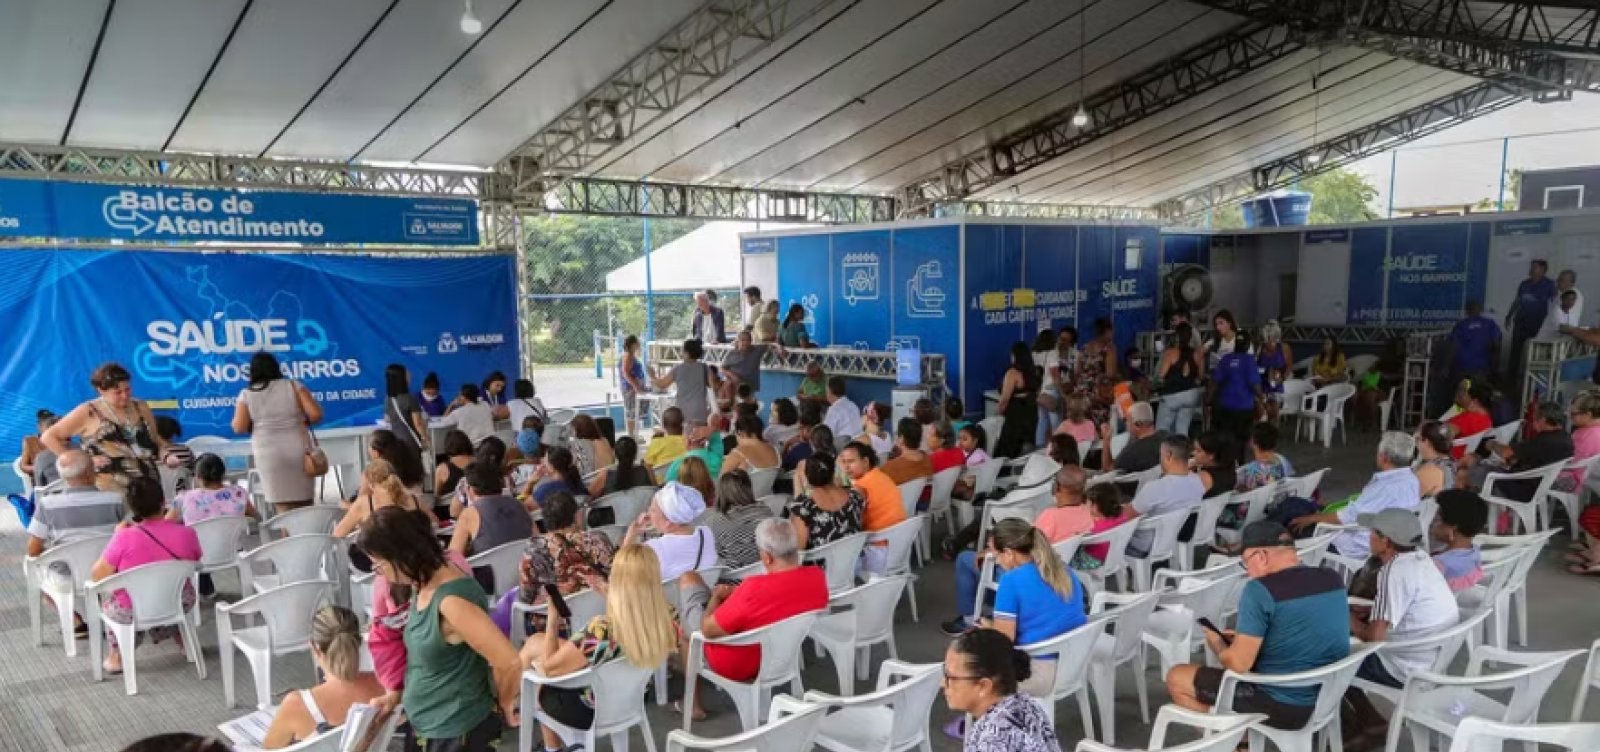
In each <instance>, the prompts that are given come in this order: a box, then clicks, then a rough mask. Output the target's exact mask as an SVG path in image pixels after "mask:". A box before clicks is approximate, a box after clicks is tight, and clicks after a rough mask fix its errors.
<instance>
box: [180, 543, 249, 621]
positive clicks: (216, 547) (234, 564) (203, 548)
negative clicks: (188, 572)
mask: <svg viewBox="0 0 1600 752" xmlns="http://www.w3.org/2000/svg"><path fill="white" fill-rule="evenodd" d="M249 527H250V520H249V518H247V517H212V518H211V519H209V520H201V521H199V522H196V523H194V524H193V525H190V526H189V528H190V529H191V530H193V531H194V534H195V537H197V538H199V539H200V568H199V569H198V570H196V571H195V574H194V586H195V592H199V588H200V575H202V574H214V573H216V572H221V571H223V570H225V569H232V570H235V571H237V570H238V569H239V546H240V545H242V544H243V543H244V535H245V533H246V532H248V531H249ZM199 614H200V609H198V608H197V609H195V615H196V617H198V616H199ZM195 623H196V624H198V623H199V619H198V618H197V619H196V620H195Z"/></svg>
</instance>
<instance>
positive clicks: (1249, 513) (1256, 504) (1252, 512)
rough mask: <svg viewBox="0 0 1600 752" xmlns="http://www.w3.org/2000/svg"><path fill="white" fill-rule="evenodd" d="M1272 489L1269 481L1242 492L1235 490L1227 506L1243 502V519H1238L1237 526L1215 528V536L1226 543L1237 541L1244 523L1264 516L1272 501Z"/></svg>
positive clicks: (1235, 505) (1242, 531) (1247, 523)
mask: <svg viewBox="0 0 1600 752" xmlns="http://www.w3.org/2000/svg"><path fill="white" fill-rule="evenodd" d="M1274 490H1275V489H1274V486H1273V484H1271V483H1269V484H1267V485H1265V486H1262V487H1260V488H1254V489H1251V490H1249V491H1245V492H1244V493H1239V492H1237V491H1235V492H1234V494H1233V501H1232V502H1230V503H1229V506H1232V507H1238V506H1239V505H1240V504H1243V505H1244V508H1245V513H1244V519H1243V520H1241V521H1240V523H1239V527H1237V528H1226V527H1219V528H1216V530H1215V532H1216V537H1218V538H1221V539H1222V540H1224V541H1226V542H1228V543H1238V542H1239V536H1240V535H1242V534H1243V533H1244V528H1245V526H1246V525H1249V524H1250V523H1252V522H1257V521H1260V520H1262V519H1265V518H1266V516H1267V505H1268V504H1270V503H1272V494H1273V492H1274Z"/></svg>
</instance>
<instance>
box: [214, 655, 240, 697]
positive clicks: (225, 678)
mask: <svg viewBox="0 0 1600 752" xmlns="http://www.w3.org/2000/svg"><path fill="white" fill-rule="evenodd" d="M233 650H234V648H233V641H232V640H226V639H223V640H218V641H217V653H218V658H219V660H220V662H221V663H222V702H223V703H224V704H225V705H226V706H227V707H228V708H235V707H238V703H237V698H236V697H235V696H234V690H233V672H234V670H235V666H234V665H233Z"/></svg>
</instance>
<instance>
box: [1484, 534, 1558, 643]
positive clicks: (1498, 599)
mask: <svg viewBox="0 0 1600 752" xmlns="http://www.w3.org/2000/svg"><path fill="white" fill-rule="evenodd" d="M1555 532H1556V531H1554V530H1546V531H1544V532H1541V533H1534V534H1532V535H1510V536H1507V535H1480V536H1477V537H1476V538H1474V539H1473V540H1474V541H1475V542H1476V543H1478V545H1479V546H1480V547H1481V548H1482V550H1483V552H1484V553H1483V557H1484V559H1485V561H1486V562H1487V561H1488V560H1489V559H1496V558H1501V557H1502V556H1514V557H1516V560H1517V563H1516V565H1515V566H1513V567H1512V568H1511V569H1510V570H1509V572H1508V573H1507V575H1506V578H1505V582H1504V583H1503V584H1502V585H1499V586H1498V587H1497V586H1495V585H1494V584H1491V585H1490V588H1491V589H1493V590H1495V598H1494V601H1493V603H1492V604H1491V606H1492V607H1493V608H1494V611H1495V614H1494V619H1493V620H1492V621H1491V624H1492V625H1493V631H1494V644H1495V645H1496V646H1497V647H1500V648H1504V647H1506V645H1507V639H1508V637H1509V629H1508V626H1509V622H1510V618H1511V615H1512V613H1513V612H1515V614H1516V617H1517V620H1516V622H1515V624H1516V627H1517V643H1518V644H1520V645H1522V646H1523V647H1527V645H1528V574H1529V573H1530V572H1532V570H1533V565H1534V564H1535V563H1537V562H1538V559H1539V552H1540V551H1542V550H1543V549H1544V545H1545V543H1546V542H1548V541H1549V540H1550V538H1551V537H1553V536H1554V535H1555ZM1497 549H1499V550H1497ZM1484 570H1485V572H1486V573H1487V571H1488V565H1487V563H1486V564H1485V566H1484Z"/></svg>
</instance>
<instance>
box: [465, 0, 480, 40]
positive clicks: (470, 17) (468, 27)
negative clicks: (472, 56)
mask: <svg viewBox="0 0 1600 752" xmlns="http://www.w3.org/2000/svg"><path fill="white" fill-rule="evenodd" d="M481 31H483V22H482V21H480V20H478V14H476V13H473V12H472V0H467V7H466V9H465V10H463V11H462V12H461V33H462V34H470V35H477V34H478V33H479V32H481Z"/></svg>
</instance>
